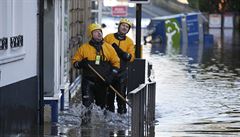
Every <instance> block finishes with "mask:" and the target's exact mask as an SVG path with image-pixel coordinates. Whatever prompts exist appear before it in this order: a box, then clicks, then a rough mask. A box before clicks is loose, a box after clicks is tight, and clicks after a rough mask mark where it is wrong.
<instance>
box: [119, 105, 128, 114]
mask: <svg viewBox="0 0 240 137" xmlns="http://www.w3.org/2000/svg"><path fill="white" fill-rule="evenodd" d="M117 112H118V113H119V114H126V113H127V108H126V104H122V105H120V106H118V109H117Z"/></svg>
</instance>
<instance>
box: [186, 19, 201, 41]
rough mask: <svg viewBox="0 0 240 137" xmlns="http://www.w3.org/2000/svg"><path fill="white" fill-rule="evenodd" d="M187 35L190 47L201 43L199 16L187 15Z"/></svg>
mask: <svg viewBox="0 0 240 137" xmlns="http://www.w3.org/2000/svg"><path fill="white" fill-rule="evenodd" d="M186 23H187V35H188V45H192V44H198V43H199V28H198V15H197V14H195V15H187V17H186Z"/></svg>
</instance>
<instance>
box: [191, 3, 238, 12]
mask: <svg viewBox="0 0 240 137" xmlns="http://www.w3.org/2000/svg"><path fill="white" fill-rule="evenodd" d="M188 3H189V6H190V7H192V8H194V9H199V10H200V11H202V12H211V13H216V12H217V13H219V12H240V4H239V0H225V3H224V4H223V5H222V6H223V10H222V11H220V10H219V8H218V5H219V3H221V0H188Z"/></svg>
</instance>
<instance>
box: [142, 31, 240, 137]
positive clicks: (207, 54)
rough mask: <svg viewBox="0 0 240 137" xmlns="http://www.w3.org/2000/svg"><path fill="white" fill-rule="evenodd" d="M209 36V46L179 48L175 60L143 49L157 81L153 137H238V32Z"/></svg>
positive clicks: (239, 116)
mask: <svg viewBox="0 0 240 137" xmlns="http://www.w3.org/2000/svg"><path fill="white" fill-rule="evenodd" d="M209 32H210V33H211V34H213V35H214V40H215V44H214V45H202V46H199V45H187V46H186V45H185V46H184V45H183V46H182V49H181V51H182V54H176V55H174V56H173V55H171V56H169V55H167V53H166V52H163V53H161V54H159V53H157V54H156V52H154V50H153V49H155V48H156V47H158V46H155V45H152V48H147V47H145V48H146V50H148V51H149V52H150V53H152V54H151V55H150V56H146V57H147V58H148V60H150V61H151V62H152V63H153V68H154V70H155V75H156V76H155V78H156V81H157V97H156V98H157V99H156V101H157V102H156V118H157V120H158V123H157V125H156V127H155V133H156V136H162V137H172V136H201V137H206V136H207V137H209V136H217V137H220V136H222V137H226V136H231V137H235V136H240V126H239V125H240V120H239V119H240V107H239V106H240V101H239V100H240V71H239V70H240V56H239V53H240V42H239V32H233V30H231V29H230V30H222V31H221V30H218V29H216V30H209ZM236 39H238V40H236ZM184 47H185V49H184ZM158 51H161V50H158Z"/></svg>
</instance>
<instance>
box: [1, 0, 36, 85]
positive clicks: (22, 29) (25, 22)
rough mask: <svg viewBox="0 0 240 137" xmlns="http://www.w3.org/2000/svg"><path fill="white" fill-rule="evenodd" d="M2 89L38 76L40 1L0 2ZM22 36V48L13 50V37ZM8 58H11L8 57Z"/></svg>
mask: <svg viewBox="0 0 240 137" xmlns="http://www.w3.org/2000/svg"><path fill="white" fill-rule="evenodd" d="M0 18H1V20H0V30H1V31H0V38H2V37H8V49H7V50H5V51H0V87H2V86H6V85H9V84H12V83H15V82H18V81H21V80H24V79H27V78H30V77H33V76H36V75H37V0H0ZM17 35H23V47H19V48H15V49H11V48H10V37H12V36H17ZM6 57H8V58H6Z"/></svg>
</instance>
